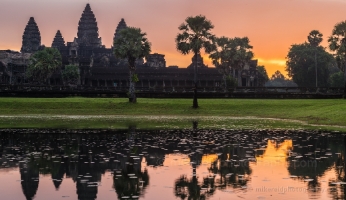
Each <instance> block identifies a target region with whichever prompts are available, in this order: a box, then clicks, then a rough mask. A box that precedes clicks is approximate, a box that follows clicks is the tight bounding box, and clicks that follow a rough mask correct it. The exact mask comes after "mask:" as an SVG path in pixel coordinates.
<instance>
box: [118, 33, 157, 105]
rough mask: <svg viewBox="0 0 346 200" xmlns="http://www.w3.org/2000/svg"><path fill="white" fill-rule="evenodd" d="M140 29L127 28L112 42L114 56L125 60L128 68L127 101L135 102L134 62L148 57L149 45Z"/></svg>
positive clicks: (135, 80) (135, 79)
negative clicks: (128, 85) (128, 86)
mask: <svg viewBox="0 0 346 200" xmlns="http://www.w3.org/2000/svg"><path fill="white" fill-rule="evenodd" d="M146 35H147V34H146V33H142V32H141V29H140V28H134V27H128V28H126V29H123V30H121V31H120V32H119V37H118V38H116V39H115V40H114V47H115V48H114V54H115V56H116V57H118V58H121V59H127V62H128V66H129V71H130V72H129V78H130V88H129V101H130V102H132V103H136V102H137V98H136V93H135V84H136V82H138V77H137V74H136V60H137V59H140V58H144V57H145V56H147V55H149V53H150V51H151V44H150V43H149V41H148V39H147V38H146V37H145V36H146Z"/></svg>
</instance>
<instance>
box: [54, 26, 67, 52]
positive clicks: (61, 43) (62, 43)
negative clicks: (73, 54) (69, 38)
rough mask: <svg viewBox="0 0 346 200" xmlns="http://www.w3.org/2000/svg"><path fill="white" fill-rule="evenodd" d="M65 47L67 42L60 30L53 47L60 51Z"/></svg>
mask: <svg viewBox="0 0 346 200" xmlns="http://www.w3.org/2000/svg"><path fill="white" fill-rule="evenodd" d="M63 46H65V40H64V38H63V37H62V35H61V32H60V30H58V31H57V32H56V34H55V37H54V40H53V42H52V47H54V48H57V49H59V48H60V47H63Z"/></svg>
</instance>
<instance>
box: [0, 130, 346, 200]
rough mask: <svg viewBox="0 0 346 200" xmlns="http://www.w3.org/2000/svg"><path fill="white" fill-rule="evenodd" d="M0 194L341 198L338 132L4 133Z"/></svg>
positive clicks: (14, 199) (16, 198)
mask: <svg viewBox="0 0 346 200" xmlns="http://www.w3.org/2000/svg"><path fill="white" fill-rule="evenodd" d="M0 159H1V160H0V199H3V200H21V199H37V200H39V199H42V200H55V199H80V200H87V199H88V200H89V199H90V200H91V199H101V200H108V199H149V200H156V199H157V200H161V199H162V200H163V199H165V200H166V199H167V200H169V199H195V200H197V199H216V200H219V199H220V200H224V199H294V200H298V199H338V198H340V199H345V188H346V176H345V165H346V164H345V146H344V135H343V134H341V133H335V134H331V133H311V132H304V131H265V130H256V131H211V130H198V131H197V130H194V131H193V130H180V131H179V130H178V131H177V130H176V131H138V130H135V129H134V128H129V130H123V131H66V130H41V131H33V130H2V131H1V133H0Z"/></svg>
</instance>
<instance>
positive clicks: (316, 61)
mask: <svg viewBox="0 0 346 200" xmlns="http://www.w3.org/2000/svg"><path fill="white" fill-rule="evenodd" d="M316 50H317V49H315V70H316V87H318V86H317V55H316Z"/></svg>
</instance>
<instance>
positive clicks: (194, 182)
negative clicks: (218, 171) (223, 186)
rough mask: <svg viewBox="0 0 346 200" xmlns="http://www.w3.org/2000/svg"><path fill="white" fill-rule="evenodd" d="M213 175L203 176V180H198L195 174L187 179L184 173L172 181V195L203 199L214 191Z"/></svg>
mask: <svg viewBox="0 0 346 200" xmlns="http://www.w3.org/2000/svg"><path fill="white" fill-rule="evenodd" d="M214 182H215V177H214V176H210V177H205V178H203V182H202V183H200V182H198V178H197V177H196V176H192V177H191V178H190V179H188V178H187V177H186V176H185V175H183V176H181V177H179V178H178V179H177V180H176V181H175V183H174V186H175V187H174V188H175V190H174V195H175V196H176V197H179V198H180V199H186V198H187V199H188V200H203V199H206V198H208V197H210V196H212V195H213V194H214V192H215V184H214Z"/></svg>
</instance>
